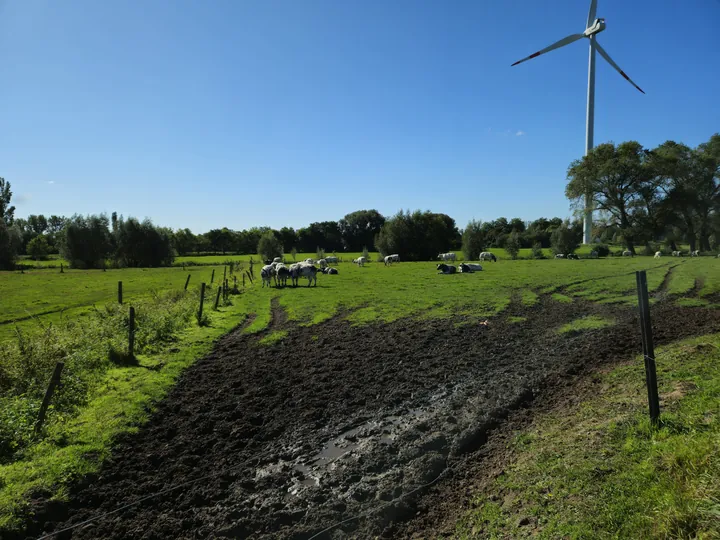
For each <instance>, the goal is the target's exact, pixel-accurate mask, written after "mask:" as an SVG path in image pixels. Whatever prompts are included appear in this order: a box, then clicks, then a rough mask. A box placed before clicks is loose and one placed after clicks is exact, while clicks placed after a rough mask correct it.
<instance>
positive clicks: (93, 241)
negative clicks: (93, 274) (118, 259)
mask: <svg viewBox="0 0 720 540" xmlns="http://www.w3.org/2000/svg"><path fill="white" fill-rule="evenodd" d="M109 225H110V222H109V220H108V218H107V216H106V215H99V216H97V215H95V216H87V217H85V216H79V215H74V216H73V217H71V218H70V219H69V220H68V222H67V224H66V225H65V228H64V229H63V240H62V247H61V249H60V253H61V254H62V256H63V258H65V259H67V260H68V261H70V266H72V267H73V268H103V267H104V265H105V259H106V258H107V256H108V255H110V253H111V251H112V242H111V237H110V229H109V228H108V227H109Z"/></svg>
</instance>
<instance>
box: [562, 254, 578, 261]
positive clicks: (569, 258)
mask: <svg viewBox="0 0 720 540" xmlns="http://www.w3.org/2000/svg"><path fill="white" fill-rule="evenodd" d="M565 258H566V259H568V260H573V261H579V260H580V257H578V256H577V255H575V254H574V253H568V254H567V257H565Z"/></svg>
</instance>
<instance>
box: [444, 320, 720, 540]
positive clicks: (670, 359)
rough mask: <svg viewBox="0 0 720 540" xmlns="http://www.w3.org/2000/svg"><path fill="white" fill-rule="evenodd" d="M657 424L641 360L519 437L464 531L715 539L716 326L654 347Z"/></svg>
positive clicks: (719, 465)
mask: <svg viewBox="0 0 720 540" xmlns="http://www.w3.org/2000/svg"><path fill="white" fill-rule="evenodd" d="M657 363H658V379H659V385H660V393H661V398H662V403H661V406H662V416H661V424H660V427H659V429H653V428H651V426H650V424H649V421H648V419H647V405H646V397H647V394H646V391H645V387H644V370H643V363H642V360H641V359H636V360H635V361H634V362H633V363H632V364H628V365H624V366H621V367H619V368H616V369H614V370H613V371H611V372H610V373H606V374H603V375H601V381H600V383H601V388H602V391H601V392H600V393H599V395H597V396H596V397H593V398H591V399H589V400H588V401H586V402H585V403H583V404H582V405H581V406H579V407H578V408H576V409H575V410H571V411H559V412H556V413H553V414H550V415H548V416H545V417H541V418H539V419H537V420H536V421H535V423H534V424H533V426H532V427H531V428H530V429H529V430H528V431H526V432H525V433H522V434H520V435H518V436H517V437H516V439H515V441H514V444H513V450H514V457H513V459H512V463H511V464H510V465H509V467H508V468H507V469H506V471H505V472H504V473H503V474H502V475H501V476H500V477H499V478H498V479H497V480H495V481H494V483H492V484H491V485H490V486H488V487H486V488H485V489H484V490H483V492H482V493H478V494H477V495H476V497H475V498H474V499H473V506H474V509H473V510H471V511H470V512H468V513H467V514H466V515H465V516H464V518H463V519H462V520H461V522H460V523H459V524H458V526H457V531H456V536H457V537H459V538H470V537H482V538H517V537H527V536H538V537H540V538H720V334H716V335H712V336H707V337H703V338H697V339H691V340H687V341H683V342H681V343H678V344H674V345H672V346H668V347H665V348H663V349H661V350H660V351H658V355H657Z"/></svg>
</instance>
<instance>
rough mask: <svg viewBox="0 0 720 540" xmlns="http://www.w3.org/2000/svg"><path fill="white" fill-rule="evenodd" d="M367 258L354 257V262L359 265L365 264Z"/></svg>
mask: <svg viewBox="0 0 720 540" xmlns="http://www.w3.org/2000/svg"><path fill="white" fill-rule="evenodd" d="M366 262H367V260H366V259H365V257H358V258H357V259H353V263H355V264H357V265H358V266H363V265H364V264H365V263H366Z"/></svg>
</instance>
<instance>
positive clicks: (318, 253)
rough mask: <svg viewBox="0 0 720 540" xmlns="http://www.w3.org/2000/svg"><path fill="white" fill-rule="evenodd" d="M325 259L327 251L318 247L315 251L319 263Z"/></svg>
mask: <svg viewBox="0 0 720 540" xmlns="http://www.w3.org/2000/svg"><path fill="white" fill-rule="evenodd" d="M324 258H325V250H324V249H322V248H321V247H317V248H316V249H315V259H316V260H318V261H319V260H320V259H324Z"/></svg>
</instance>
